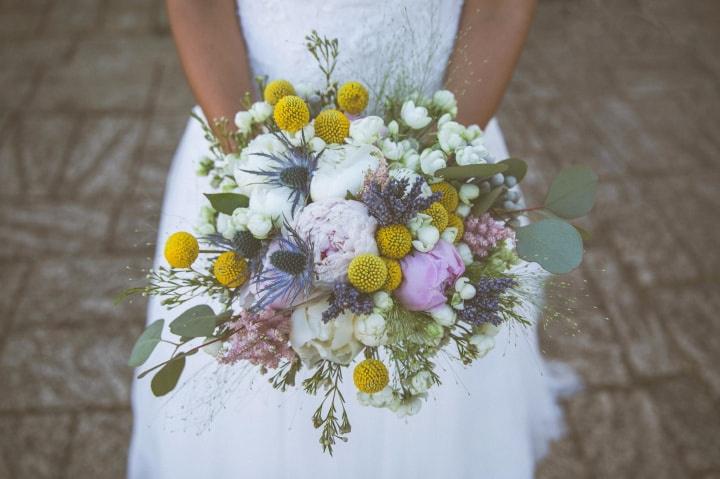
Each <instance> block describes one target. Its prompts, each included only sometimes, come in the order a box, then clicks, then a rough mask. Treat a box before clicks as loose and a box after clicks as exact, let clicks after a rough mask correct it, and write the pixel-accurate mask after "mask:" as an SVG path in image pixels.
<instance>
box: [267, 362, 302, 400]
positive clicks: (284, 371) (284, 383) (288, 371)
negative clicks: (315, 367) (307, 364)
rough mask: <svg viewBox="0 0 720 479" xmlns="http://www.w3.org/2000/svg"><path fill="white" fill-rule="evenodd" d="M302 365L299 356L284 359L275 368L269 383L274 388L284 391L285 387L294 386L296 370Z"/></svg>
mask: <svg viewBox="0 0 720 479" xmlns="http://www.w3.org/2000/svg"><path fill="white" fill-rule="evenodd" d="M301 367H302V362H301V361H300V358H298V357H295V358H293V359H292V360H290V361H285V362H284V363H282V364H281V365H280V366H279V367H278V368H277V370H276V372H275V374H274V375H273V376H272V377H271V378H270V384H272V387H274V388H275V389H278V390H280V391H283V392H285V391H286V390H287V388H289V387H292V386H295V378H296V377H297V373H298V371H300V368H301Z"/></svg>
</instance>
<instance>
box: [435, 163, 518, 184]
mask: <svg viewBox="0 0 720 479" xmlns="http://www.w3.org/2000/svg"><path fill="white" fill-rule="evenodd" d="M507 169H508V165H506V164H503V163H494V164H492V163H490V164H482V165H463V166H448V167H446V168H441V169H439V170H437V171H436V172H435V176H439V177H442V178H445V179H446V180H467V179H470V178H474V179H476V180H482V179H485V178H490V177H491V176H493V175H495V174H497V173H502V172H503V171H505V170H507Z"/></svg>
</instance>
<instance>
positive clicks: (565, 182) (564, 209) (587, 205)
mask: <svg viewBox="0 0 720 479" xmlns="http://www.w3.org/2000/svg"><path fill="white" fill-rule="evenodd" d="M597 183H598V177H597V175H596V174H595V172H594V171H592V170H591V169H590V168H588V167H587V166H571V167H568V168H565V169H563V170H562V171H561V172H560V173H559V174H558V175H557V176H556V177H555V180H553V182H552V185H550V190H549V191H548V195H547V198H545V208H547V209H548V210H550V211H552V212H553V213H555V214H556V215H558V216H560V217H561V218H565V219H573V218H579V217H581V216H585V215H586V214H588V213H589V212H590V210H591V209H592V206H593V203H594V202H595V192H596V191H597Z"/></svg>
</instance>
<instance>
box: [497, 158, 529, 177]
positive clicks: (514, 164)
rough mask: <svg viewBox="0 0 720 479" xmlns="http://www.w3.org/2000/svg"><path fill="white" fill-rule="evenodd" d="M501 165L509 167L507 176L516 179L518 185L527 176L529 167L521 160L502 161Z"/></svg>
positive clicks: (506, 172) (509, 159) (506, 171)
mask: <svg viewBox="0 0 720 479" xmlns="http://www.w3.org/2000/svg"><path fill="white" fill-rule="evenodd" d="M499 164H501V165H507V170H505V172H504V174H505V176H512V177H514V178H515V179H516V180H517V182H518V183H520V182H521V181H522V180H523V179H524V178H525V175H526V174H527V170H528V165H527V163H525V161H523V160H521V159H520V158H508V159H507V160H503V161H500V162H499Z"/></svg>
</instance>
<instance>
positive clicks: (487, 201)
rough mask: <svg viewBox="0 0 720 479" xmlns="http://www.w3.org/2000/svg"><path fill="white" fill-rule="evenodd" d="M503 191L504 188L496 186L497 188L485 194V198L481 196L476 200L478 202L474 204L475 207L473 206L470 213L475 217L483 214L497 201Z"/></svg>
mask: <svg viewBox="0 0 720 479" xmlns="http://www.w3.org/2000/svg"><path fill="white" fill-rule="evenodd" d="M503 191H505V187H504V186H498V187H497V188H494V189H492V190H490V191H489V192H488V193H486V194H485V196H482V197H480V198H479V199H478V201H477V202H476V203H475V206H473V209H472V212H473V214H475V215H478V216H479V215H481V214H483V213H485V212H486V211H487V210H489V209H490V208H491V207H492V205H493V204H494V203H495V201H497V199H498V198H499V197H500V195H501V194H502V193H503Z"/></svg>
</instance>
